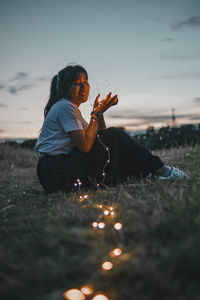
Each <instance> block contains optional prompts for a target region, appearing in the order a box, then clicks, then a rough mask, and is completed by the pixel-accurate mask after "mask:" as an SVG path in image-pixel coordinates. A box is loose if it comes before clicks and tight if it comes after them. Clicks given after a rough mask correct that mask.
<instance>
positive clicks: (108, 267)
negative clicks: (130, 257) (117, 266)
mask: <svg viewBox="0 0 200 300" xmlns="http://www.w3.org/2000/svg"><path fill="white" fill-rule="evenodd" d="M101 267H102V269H103V270H105V271H110V270H111V269H112V268H113V264H112V263H111V262H110V261H104V262H103V263H102V265H101Z"/></svg>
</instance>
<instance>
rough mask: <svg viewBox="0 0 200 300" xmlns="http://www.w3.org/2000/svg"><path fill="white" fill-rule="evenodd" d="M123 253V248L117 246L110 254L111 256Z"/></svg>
mask: <svg viewBox="0 0 200 300" xmlns="http://www.w3.org/2000/svg"><path fill="white" fill-rule="evenodd" d="M121 254H122V249H120V248H115V249H114V250H112V251H111V252H110V255H111V256H119V255H121Z"/></svg>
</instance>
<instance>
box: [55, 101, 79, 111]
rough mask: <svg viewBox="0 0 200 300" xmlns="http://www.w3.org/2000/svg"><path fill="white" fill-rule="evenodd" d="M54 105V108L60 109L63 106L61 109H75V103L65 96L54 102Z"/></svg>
mask: <svg viewBox="0 0 200 300" xmlns="http://www.w3.org/2000/svg"><path fill="white" fill-rule="evenodd" d="M54 107H55V109H60V108H63V109H69V108H71V109H75V110H76V109H77V107H76V105H75V104H74V103H73V102H71V101H69V100H68V99H65V98H62V99H60V100H59V101H58V102H56V103H55V104H54Z"/></svg>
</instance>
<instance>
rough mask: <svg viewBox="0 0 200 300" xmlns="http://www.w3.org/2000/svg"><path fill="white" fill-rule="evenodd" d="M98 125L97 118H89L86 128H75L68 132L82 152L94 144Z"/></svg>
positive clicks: (88, 149)
mask: <svg viewBox="0 0 200 300" xmlns="http://www.w3.org/2000/svg"><path fill="white" fill-rule="evenodd" d="M98 127H99V122H98V119H94V118H91V119H90V123H89V125H88V127H87V129H86V130H84V129H83V130H75V131H71V132H69V136H70V138H71V140H72V142H73V143H74V145H75V146H76V147H77V148H78V149H79V150H81V151H82V152H85V153H87V152H89V151H90V150H91V148H92V146H93V144H94V141H95V138H96V133H97V130H98Z"/></svg>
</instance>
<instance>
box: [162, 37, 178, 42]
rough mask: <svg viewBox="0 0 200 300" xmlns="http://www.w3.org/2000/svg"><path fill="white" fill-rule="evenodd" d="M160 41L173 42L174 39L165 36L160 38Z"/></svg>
mask: <svg viewBox="0 0 200 300" xmlns="http://www.w3.org/2000/svg"><path fill="white" fill-rule="evenodd" d="M161 41H162V42H173V41H175V39H173V38H165V39H162V40H161Z"/></svg>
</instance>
